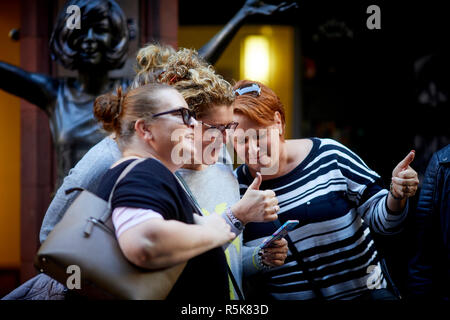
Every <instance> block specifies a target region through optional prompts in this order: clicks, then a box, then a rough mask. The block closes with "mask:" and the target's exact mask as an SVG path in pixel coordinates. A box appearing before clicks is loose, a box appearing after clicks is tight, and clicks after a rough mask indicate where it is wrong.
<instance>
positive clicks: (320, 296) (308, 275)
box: [273, 220, 324, 300]
mask: <svg viewBox="0 0 450 320" xmlns="http://www.w3.org/2000/svg"><path fill="white" fill-rule="evenodd" d="M273 223H274V224H275V225H276V226H277V228H279V227H281V223H280V221H279V220H275V221H274V222H273ZM285 238H286V240H287V242H288V247H289V250H291V253H292V256H293V257H294V259H295V261H297V264H298V266H299V267H300V269H301V270H302V272H303V274H304V275H305V278H306V280H307V281H308V282H309V283H310V284H311V286H312V290H313V292H314V294H315V295H316V298H317V300H324V297H323V294H322V292H321V291H320V288H319V286H318V285H317V282H316V281H315V280H314V279H313V277H312V275H311V272H309V270H308V268H306V266H305V262H304V261H303V258H302V256H301V254H300V252H299V251H298V250H297V247H296V246H295V244H294V242H293V241H292V239H291V237H290V236H289V234H286V236H285Z"/></svg>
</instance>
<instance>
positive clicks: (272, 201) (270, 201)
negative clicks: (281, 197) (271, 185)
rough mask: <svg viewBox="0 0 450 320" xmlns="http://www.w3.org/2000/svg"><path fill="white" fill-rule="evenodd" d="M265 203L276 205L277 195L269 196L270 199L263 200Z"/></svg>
mask: <svg viewBox="0 0 450 320" xmlns="http://www.w3.org/2000/svg"><path fill="white" fill-rule="evenodd" d="M265 203H266V207H275V206H276V205H278V199H277V197H274V198H270V199H267V200H266V201H265Z"/></svg>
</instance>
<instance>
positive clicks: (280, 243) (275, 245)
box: [268, 238, 287, 249]
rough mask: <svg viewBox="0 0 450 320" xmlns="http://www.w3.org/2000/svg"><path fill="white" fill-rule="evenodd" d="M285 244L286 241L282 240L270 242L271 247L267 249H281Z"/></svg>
mask: <svg viewBox="0 0 450 320" xmlns="http://www.w3.org/2000/svg"><path fill="white" fill-rule="evenodd" d="M286 243H287V241H286V240H285V239H284V238H281V239H278V240H275V241H274V242H272V245H271V246H270V247H269V248H268V249H273V248H283V247H284V246H285V245H286Z"/></svg>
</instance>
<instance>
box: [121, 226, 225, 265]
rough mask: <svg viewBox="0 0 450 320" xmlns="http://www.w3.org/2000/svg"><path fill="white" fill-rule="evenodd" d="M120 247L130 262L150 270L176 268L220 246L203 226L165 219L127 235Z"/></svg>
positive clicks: (122, 238) (132, 230) (133, 230)
mask: <svg viewBox="0 0 450 320" xmlns="http://www.w3.org/2000/svg"><path fill="white" fill-rule="evenodd" d="M130 231H131V232H130ZM125 242H128V243H131V246H130V245H127V244H125ZM119 243H121V247H122V250H124V254H125V255H126V256H127V258H128V259H129V260H130V261H131V262H133V263H135V264H136V265H138V266H140V267H143V268H148V269H159V268H165V267H170V266H174V265H177V264H179V263H182V262H185V261H188V260H189V259H191V258H193V257H195V256H197V255H199V254H202V253H204V252H206V251H208V250H211V249H213V248H215V247H216V246H217V245H216V243H215V242H214V241H213V240H212V237H211V235H210V233H209V232H205V228H204V227H203V226H201V225H195V224H187V223H183V222H180V221H176V220H162V219H161V220H159V219H158V220H156V219H151V220H149V221H146V222H143V223H141V224H140V225H138V226H136V228H131V229H129V230H127V231H125V232H124V233H123V234H122V235H121V236H120V238H119Z"/></svg>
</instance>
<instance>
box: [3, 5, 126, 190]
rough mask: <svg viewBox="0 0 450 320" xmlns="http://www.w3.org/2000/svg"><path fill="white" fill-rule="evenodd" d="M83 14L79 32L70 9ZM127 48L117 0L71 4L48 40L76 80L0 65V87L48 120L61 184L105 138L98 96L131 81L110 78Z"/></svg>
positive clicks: (55, 53) (54, 53) (124, 28)
mask: <svg viewBox="0 0 450 320" xmlns="http://www.w3.org/2000/svg"><path fill="white" fill-rule="evenodd" d="M70 5H76V6H78V7H79V8H80V10H81V13H82V14H81V16H80V18H81V21H80V23H81V29H75V28H70V24H69V26H68V24H67V19H68V18H69V17H70V14H67V13H66V8H67V7H68V6H70ZM127 49H128V29H127V22H126V18H125V15H124V13H123V11H122V10H121V9H120V7H119V6H118V5H117V3H116V2H115V1H113V0H94V1H92V0H73V1H69V2H68V3H67V4H66V6H65V7H64V8H63V10H61V12H60V13H59V16H58V18H57V22H56V25H55V28H54V30H53V33H52V36H51V39H50V50H51V54H52V58H53V59H55V60H57V61H58V62H60V63H61V64H62V65H63V66H64V67H65V68H67V69H70V70H76V71H77V73H78V75H77V77H76V78H52V77H51V76H49V75H45V74H39V73H32V72H28V71H25V70H23V69H21V68H18V67H15V66H12V65H9V64H7V63H3V62H0V88H2V89H3V90H5V91H7V92H9V93H12V94H14V95H17V96H19V97H21V98H23V99H26V100H28V101H29V102H31V103H33V104H34V105H36V106H37V107H39V108H41V109H42V110H43V111H45V113H46V114H47V115H48V117H49V122H50V130H51V133H52V137H53V143H54V147H55V150H56V154H57V166H58V167H57V170H58V175H57V176H58V184H59V182H60V180H61V179H62V178H63V177H64V176H65V175H66V174H67V173H68V171H69V170H70V168H72V167H73V166H74V165H75V164H76V163H77V162H78V160H79V159H81V158H82V157H83V155H84V154H85V153H86V152H87V151H88V150H89V149H90V148H91V147H92V146H93V145H94V144H96V143H97V142H98V141H100V140H101V139H102V138H103V137H104V133H102V132H101V131H100V130H99V128H98V125H97V121H96V120H95V119H94V116H93V112H92V106H93V102H94V100H95V98H96V97H97V96H98V95H99V94H102V93H103V92H107V91H110V90H112V89H113V88H114V87H115V86H117V85H124V86H126V85H127V80H124V79H110V78H109V77H108V72H109V71H110V70H113V69H118V68H121V67H122V66H123V64H124V62H125V60H126V53H127Z"/></svg>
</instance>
